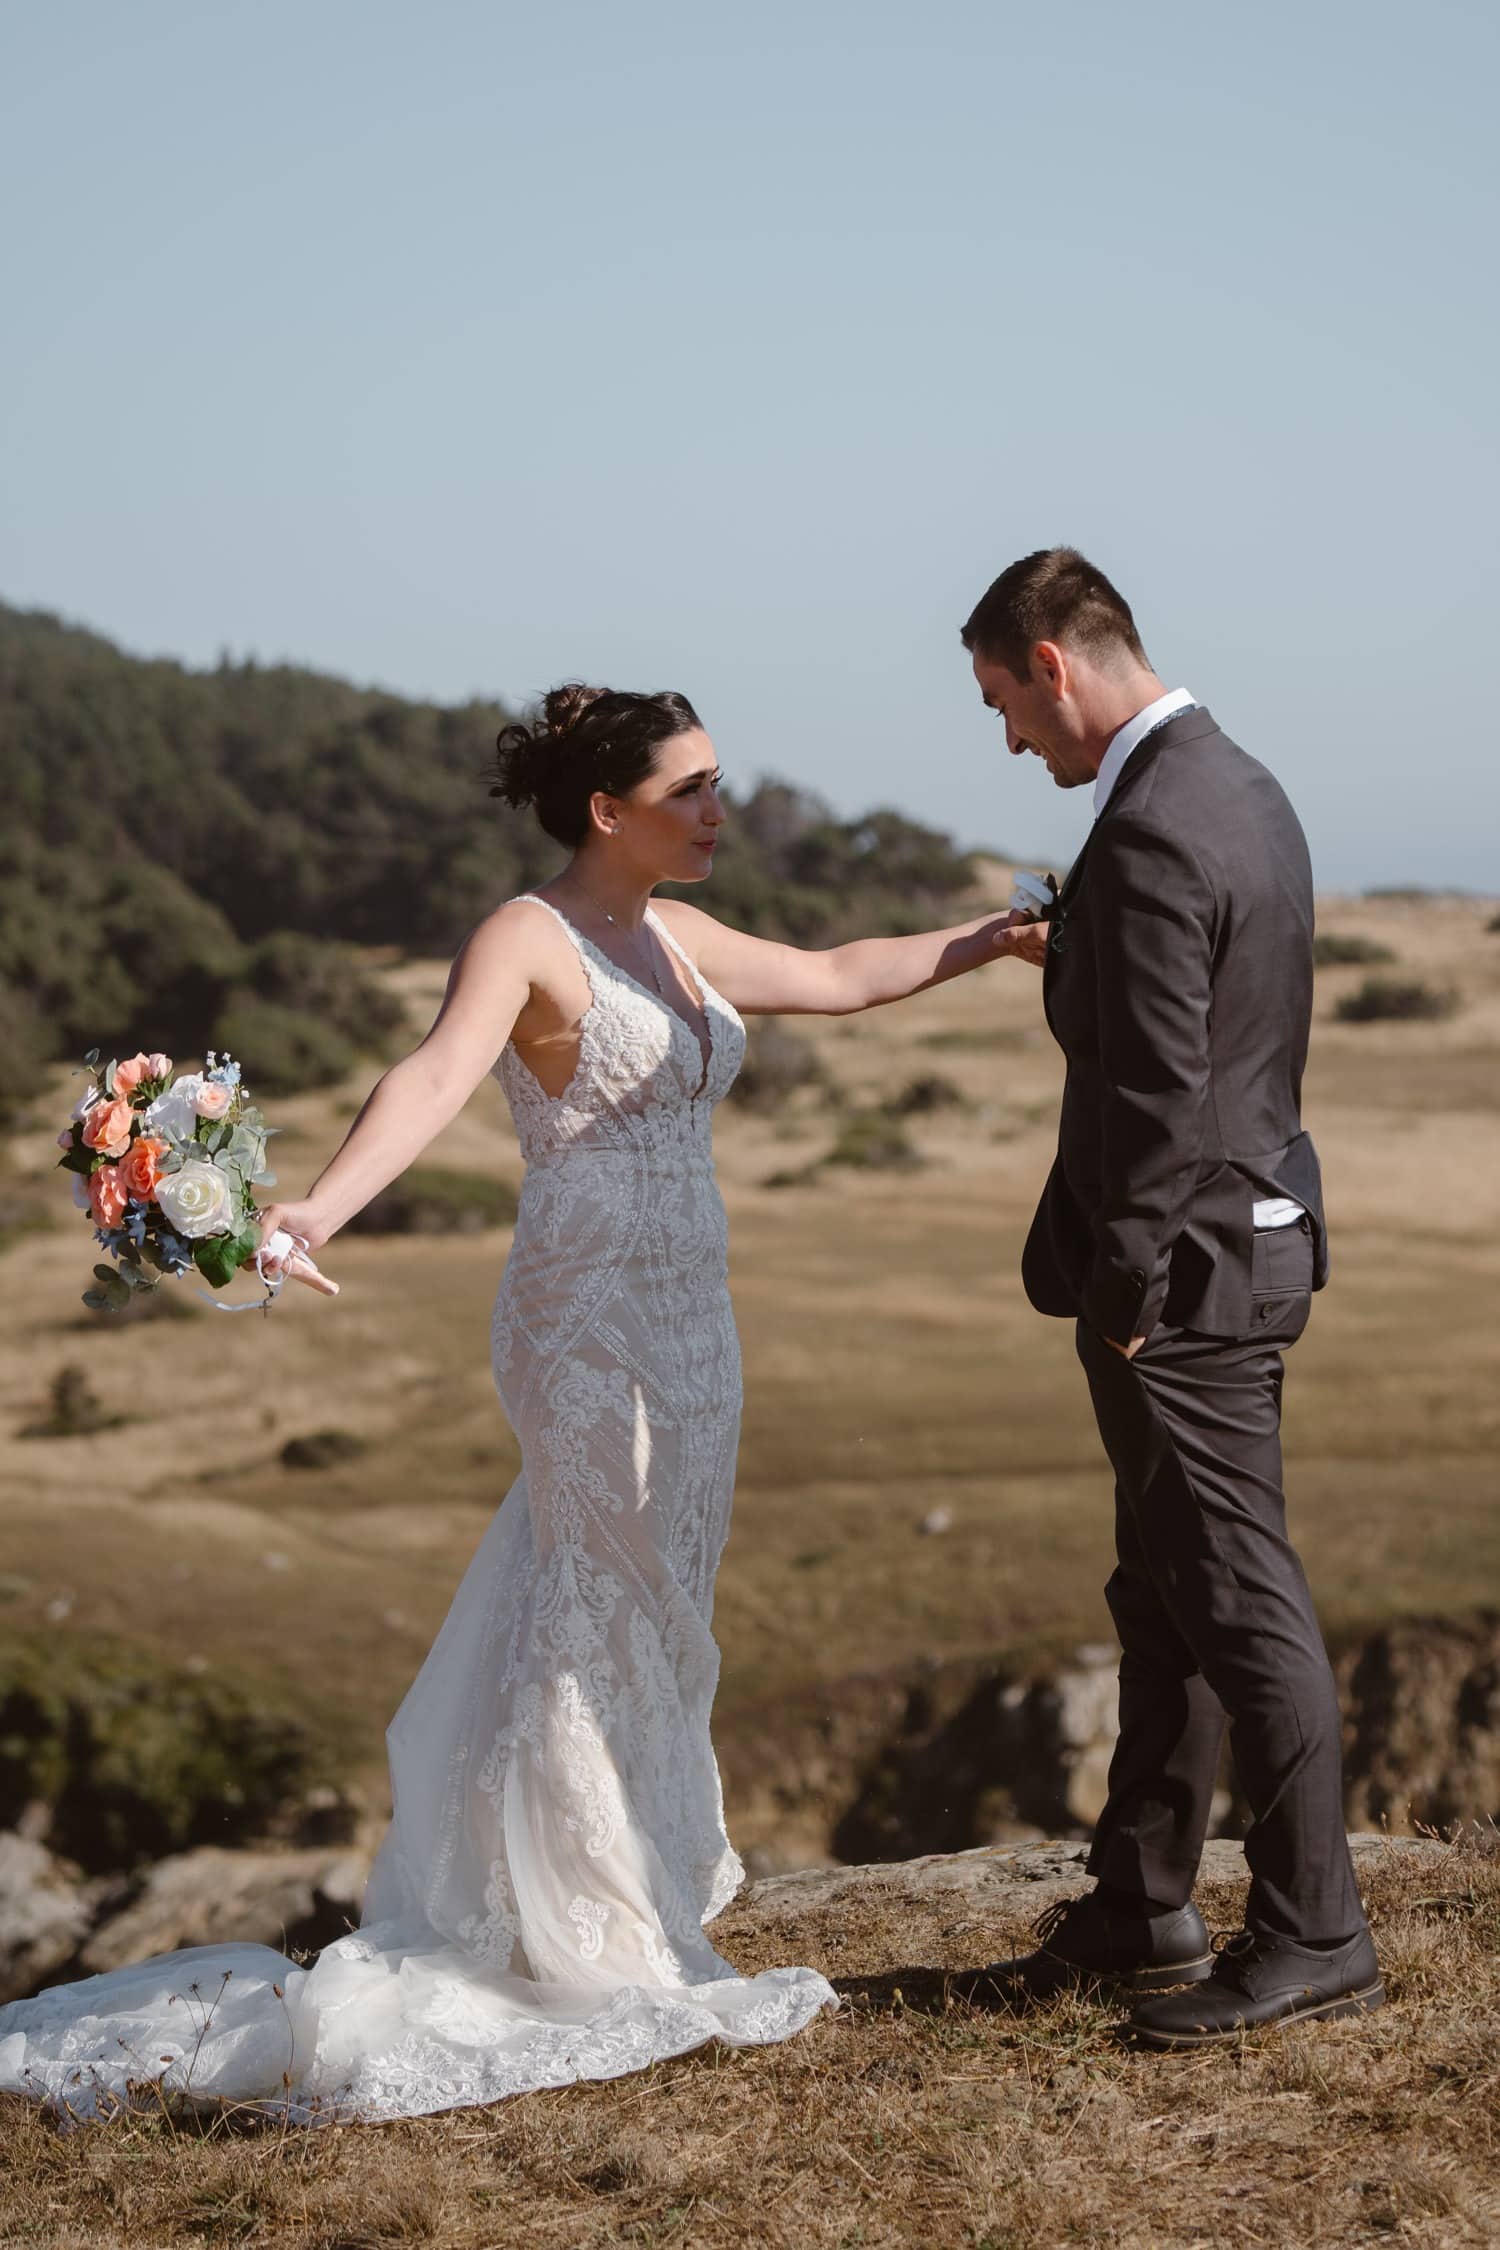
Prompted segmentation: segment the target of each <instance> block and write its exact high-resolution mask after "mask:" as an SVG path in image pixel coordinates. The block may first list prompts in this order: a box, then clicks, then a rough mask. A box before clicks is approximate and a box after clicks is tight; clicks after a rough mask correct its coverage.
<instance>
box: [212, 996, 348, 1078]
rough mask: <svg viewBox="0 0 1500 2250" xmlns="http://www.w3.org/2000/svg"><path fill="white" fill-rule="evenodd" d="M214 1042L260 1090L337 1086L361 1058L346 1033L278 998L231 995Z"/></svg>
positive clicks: (218, 1024) (216, 1028)
mask: <svg viewBox="0 0 1500 2250" xmlns="http://www.w3.org/2000/svg"><path fill="white" fill-rule="evenodd" d="M214 1044H215V1045H216V1047H217V1048H218V1049H219V1051H220V1052H221V1053H224V1054H230V1055H233V1056H234V1058H235V1060H236V1062H238V1063H239V1064H240V1065H241V1067H242V1068H243V1070H244V1073H245V1079H246V1082H247V1084H248V1085H249V1086H250V1087H251V1088H252V1089H253V1091H254V1092H255V1093H256V1094H272V1095H275V1094H301V1093H306V1092H308V1091H309V1090H310V1089H311V1088H313V1087H317V1086H336V1085H337V1084H338V1081H339V1080H340V1079H341V1078H347V1077H348V1075H349V1073H350V1071H351V1070H352V1069H353V1068H354V1065H355V1063H356V1062H357V1060H358V1059H359V1058H358V1050H357V1049H356V1047H355V1045H354V1042H353V1041H352V1040H351V1039H349V1038H346V1036H345V1035H344V1033H343V1032H341V1031H336V1030H335V1029H334V1028H333V1026H332V1025H331V1024H328V1023H325V1022H324V1021H323V1020H322V1018H321V1017H318V1016H310V1015H306V1014H304V1013H303V1011H302V1010H301V1009H300V1008H288V1007H286V1006H284V1005H283V1004H282V1003H281V1002H280V1001H277V1000H252V999H235V1000H232V1001H231V1002H230V1004H229V1006H228V1007H227V1008H225V1009H224V1011H223V1013H222V1014H221V1015H220V1016H219V1018H218V1020H217V1022H216V1024H215V1027H214Z"/></svg>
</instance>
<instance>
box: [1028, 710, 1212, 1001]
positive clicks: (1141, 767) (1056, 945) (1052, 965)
mask: <svg viewBox="0 0 1500 2250" xmlns="http://www.w3.org/2000/svg"><path fill="white" fill-rule="evenodd" d="M1218 731H1219V730H1218V727H1217V725H1216V723H1215V721H1214V716H1213V713H1212V712H1211V711H1209V710H1208V709H1207V708H1206V706H1205V705H1203V704H1201V703H1195V704H1193V705H1191V706H1190V707H1189V708H1188V709H1187V710H1186V711H1176V712H1174V713H1173V715H1172V717H1171V718H1170V719H1167V720H1165V721H1164V722H1163V724H1162V725H1161V726H1159V727H1156V728H1153V730H1152V732H1151V733H1150V734H1148V735H1147V737H1146V739H1145V741H1144V742H1142V743H1140V744H1139V745H1138V747H1137V748H1136V749H1134V750H1133V751H1132V752H1131V754H1130V756H1129V757H1128V758H1127V759H1126V761H1125V764H1124V767H1123V769H1122V771H1121V773H1120V776H1119V779H1118V780H1117V781H1116V783H1115V785H1114V788H1113V789H1112V790H1111V791H1110V796H1109V803H1108V804H1107V805H1106V806H1105V808H1104V810H1103V812H1102V813H1100V815H1099V817H1098V819H1097V820H1096V821H1095V822H1094V825H1093V827H1092V828H1091V829H1090V830H1089V832H1088V834H1087V836H1085V837H1084V839H1083V843H1082V844H1081V846H1080V847H1079V852H1078V856H1077V858H1076V859H1075V860H1074V862H1073V864H1072V866H1071V867H1070V868H1069V869H1068V878H1067V881H1066V882H1065V883H1064V884H1063V887H1062V889H1061V890H1060V891H1059V892H1058V894H1057V903H1056V905H1055V906H1054V907H1053V909H1052V930H1051V935H1050V936H1049V938H1048V940H1047V959H1046V962H1045V964H1044V966H1043V969H1042V1006H1043V1009H1044V1011H1045V1013H1046V1017H1047V1021H1048V1023H1049V1024H1051V1023H1052V1009H1051V1006H1050V988H1051V985H1052V983H1053V980H1054V977H1055V975H1056V973H1057V969H1058V966H1059V964H1060V961H1061V957H1062V955H1063V953H1064V951H1065V950H1066V948H1067V942H1068V941H1067V923H1068V909H1069V907H1070V906H1071V905H1072V904H1073V902H1074V901H1075V900H1076V899H1077V897H1078V894H1079V891H1080V889H1081V887H1082V884H1083V874H1084V869H1085V867H1086V866H1087V864H1088V856H1089V849H1090V846H1091V845H1092V844H1093V841H1094V838H1095V837H1096V836H1097V835H1098V833H1099V831H1100V829H1101V828H1102V827H1103V826H1104V825H1105V823H1106V821H1108V820H1109V819H1110V818H1111V817H1112V816H1113V815H1114V814H1115V813H1117V812H1118V811H1119V810H1120V808H1121V805H1122V804H1123V803H1124V801H1125V800H1126V798H1127V797H1128V796H1129V794H1130V792H1131V790H1132V789H1133V788H1134V787H1135V786H1136V785H1137V784H1138V783H1139V781H1140V778H1141V776H1142V774H1144V773H1145V772H1146V771H1147V770H1148V769H1149V768H1150V767H1151V766H1152V765H1154V764H1155V762H1156V760H1157V759H1158V758H1159V757H1160V756H1161V754H1162V752H1163V751H1164V750H1169V749H1171V748H1173V747H1174V746H1181V745H1182V744H1184V743H1188V742H1196V741H1198V740H1200V739H1201V738H1202V737H1203V736H1204V735H1209V734H1217V733H1218ZM1054 1029H1055V1027H1054Z"/></svg>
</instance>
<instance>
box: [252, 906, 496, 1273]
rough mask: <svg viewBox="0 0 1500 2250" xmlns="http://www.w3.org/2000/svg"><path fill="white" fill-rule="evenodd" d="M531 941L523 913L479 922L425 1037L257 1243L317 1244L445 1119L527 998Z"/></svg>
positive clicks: (268, 1214)
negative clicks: (289, 1239)
mask: <svg viewBox="0 0 1500 2250" xmlns="http://www.w3.org/2000/svg"><path fill="white" fill-rule="evenodd" d="M535 936H536V919H535V917H534V916H532V915H529V914H527V913H526V912H525V911H524V910H523V911H522V913H521V915H520V916H519V918H517V917H516V916H514V915H512V913H511V911H510V908H509V907H508V906H503V907H501V908H500V909H499V911H498V912H497V913H494V914H492V915H490V917H489V918H488V920H487V921H484V922H481V923H480V925H479V927H478V928H477V929H476V930H475V931H473V932H472V934H471V935H470V936H469V937H468V938H467V939H466V940H465V943H464V945H463V947H462V949H461V950H460V952H459V954H458V957H457V959H456V960H455V961H454V964H453V967H452V969H451V971H450V972H449V976H448V989H447V991H446V992H445V994H444V996H443V1004H442V1007H441V1008H440V1009H439V1011H438V1014H437V1018H436V1021H435V1022H434V1024H433V1026H432V1029H431V1030H430V1031H429V1032H428V1034H427V1036H426V1038H425V1039H424V1040H423V1041H422V1043H421V1045H420V1046H418V1047H414V1048H413V1049H412V1052H411V1053H410V1054H409V1055H404V1056H403V1057H402V1059H401V1061H400V1062H398V1063H393V1064H392V1066H391V1068H390V1069H389V1070H388V1071H387V1072H386V1074H385V1076H384V1077H383V1078H382V1079H381V1080H380V1081H379V1083H378V1084H377V1085H376V1087H375V1088H374V1090H373V1092H372V1093H371V1094H370V1097H369V1099H368V1100H367V1101H366V1103H365V1105H364V1107H363V1109H362V1110H361V1111H360V1113H359V1115H358V1116H357V1117H356V1118H355V1120H354V1123H353V1124H352V1125H351V1126H350V1128H349V1131H348V1133H347V1134H346V1135H345V1138H344V1142H343V1146H342V1147H341V1148H340V1149H339V1151H338V1153H337V1155H336V1156H335V1157H334V1158H333V1160H332V1162H331V1163H329V1164H328V1165H326V1166H325V1167H324V1169H323V1170H322V1171H321V1172H320V1173H319V1175H318V1177H317V1179H316V1180H315V1181H314V1182H313V1185H312V1187H311V1188H310V1189H309V1190H308V1192H307V1194H306V1195H305V1196H304V1197H303V1198H302V1200H301V1201H300V1202H296V1203H273V1204H271V1205H269V1206H267V1207H266V1208H265V1209H263V1210H262V1212H261V1213H260V1217H261V1220H262V1230H263V1231H262V1240H268V1239H269V1238H270V1235H271V1234H272V1232H273V1231H274V1230H275V1229H276V1228H277V1227H278V1226H279V1227H284V1228H285V1229H286V1230H287V1232H288V1233H289V1234H296V1235H300V1236H301V1237H302V1238H303V1239H304V1240H305V1241H306V1243H307V1244H308V1247H309V1248H310V1249H313V1250H317V1249H319V1248H321V1246H322V1245H323V1244H324V1243H325V1242H326V1241H327V1240H328V1238H329V1236H330V1235H333V1234H336V1233H337V1232H338V1230H339V1228H340V1227H341V1226H344V1225H346V1224H347V1222H348V1221H349V1220H350V1219H351V1218H353V1216H354V1214H355V1212H356V1211H360V1210H363V1208H364V1206H365V1205H366V1204H367V1203H368V1202H369V1201H370V1199H371V1198H372V1197H373V1196H376V1195H378V1194H379V1193H380V1191H381V1189H382V1188H384V1187H389V1186H390V1184H391V1182H392V1180H394V1179H396V1178H397V1177H398V1176H399V1175H400V1174H401V1173H402V1172H404V1171H405V1170H406V1167H407V1166H408V1164H412V1163H414V1162H415V1161H416V1159H417V1158H418V1157H419V1156H420V1155H421V1153H422V1151H423V1149H424V1148H426V1146H427V1144H428V1142H429V1141H430V1140H432V1139H434V1138H435V1136H436V1135H437V1134H439V1133H440V1132H441V1131H442V1129H443V1127H444V1126H445V1125H448V1124H451V1123H452V1121H453V1119H454V1118H455V1117H456V1116H457V1115H458V1113H459V1111H460V1110H461V1109H462V1108H463V1105H464V1103H465V1102H466V1101H467V1100H468V1098H469V1096H470V1094H472V1093H473V1091H474V1088H475V1087H476V1086H477V1085H478V1084H479V1081H480V1080H481V1079H482V1078H483V1077H484V1075H485V1073H486V1072H487V1071H489V1070H490V1069H492V1068H493V1066H494V1062H495V1058H496V1056H497V1055H498V1054H499V1053H500V1050H501V1048H502V1047H503V1046H504V1045H505V1042H506V1040H507V1039H508V1038H509V1037H510V1035H511V1032H512V1030H513V1029H514V1027H515V1022H516V1018H517V1017H518V1016H519V1014H520V1012H521V1010H522V1009H523V1008H524V1007H525V1005H526V1002H527V1000H528V998H529V997H530V994H531V955H532V950H533V944H534V940H535Z"/></svg>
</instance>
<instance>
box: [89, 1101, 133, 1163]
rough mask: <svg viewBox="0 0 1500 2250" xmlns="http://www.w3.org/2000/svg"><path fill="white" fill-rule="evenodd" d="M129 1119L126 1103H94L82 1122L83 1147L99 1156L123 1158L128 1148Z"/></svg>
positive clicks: (127, 1104)
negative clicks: (94, 1151) (92, 1150)
mask: <svg viewBox="0 0 1500 2250" xmlns="http://www.w3.org/2000/svg"><path fill="white" fill-rule="evenodd" d="M130 1117H131V1111H130V1104H129V1102H127V1101H121V1100H118V1099H117V1100H115V1101H102V1102H95V1104H94V1106H93V1108H92V1109H91V1110H90V1111H89V1113H88V1115H87V1117H86V1118H85V1119H84V1121H83V1139H84V1146H85V1147H86V1148H91V1149H94V1150H96V1151H97V1152H98V1154H99V1155H101V1156H123V1155H124V1154H125V1151H126V1149H127V1148H129V1146H130Z"/></svg>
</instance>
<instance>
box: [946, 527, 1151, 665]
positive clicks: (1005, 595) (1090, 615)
mask: <svg viewBox="0 0 1500 2250" xmlns="http://www.w3.org/2000/svg"><path fill="white" fill-rule="evenodd" d="M960 633H961V637H962V639H963V644H964V647H965V648H966V649H969V650H971V651H973V650H975V649H977V650H978V652H979V654H980V655H981V656H987V657H988V658H989V659H990V660H991V662H992V663H995V664H1003V665H1004V666H1005V669H1006V671H1007V672H1010V673H1012V674H1014V676H1015V678H1016V679H1018V680H1026V679H1029V678H1030V677H1031V652H1032V650H1033V649H1034V648H1035V647H1036V644H1037V642H1038V641H1058V642H1061V643H1062V644H1063V645H1064V646H1065V647H1068V648H1074V649H1078V650H1080V651H1081V652H1082V653H1083V654H1084V655H1085V656H1091V657H1093V658H1094V659H1095V660H1096V661H1104V662H1107V661H1108V659H1109V657H1110V656H1111V655H1119V654H1121V653H1128V654H1129V655H1131V656H1133V657H1135V658H1136V660H1137V661H1138V662H1139V663H1141V664H1144V663H1145V662H1146V651H1145V650H1144V649H1143V648H1142V646H1141V637H1140V634H1139V633H1138V632H1137V631H1136V629H1135V619H1134V618H1133V617H1132V616H1131V614H1130V604H1129V603H1128V602H1127V601H1126V599H1125V597H1124V595H1123V594H1122V593H1120V592H1119V591H1118V589H1117V588H1116V587H1114V586H1112V585H1111V584H1110V582H1109V580H1108V579H1107V578H1106V577H1105V575H1104V573H1103V571H1102V570H1096V569H1095V567H1094V565H1093V564H1092V563H1091V562H1089V561H1088V560H1087V558H1086V557H1085V556H1083V555H1080V553H1079V552H1078V549H1077V548H1076V547H1039V548H1038V549H1037V551H1036V553H1035V554H1034V555H1023V556H1022V557H1021V560H1020V561H1019V562H1013V563H1012V564H1011V566H1010V568H1009V569H1008V570H1002V571H1001V573H1000V576H999V577H998V578H997V579H996V580H995V583H994V585H993V586H991V587H990V589H989V591H988V592H987V593H986V594H984V595H983V596H982V597H981V599H980V600H979V602H978V603H977V604H976V605H975V608H974V611H973V614H972V615H971V617H970V618H969V621H968V623H967V624H966V625H964V626H962V627H961V628H960Z"/></svg>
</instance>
